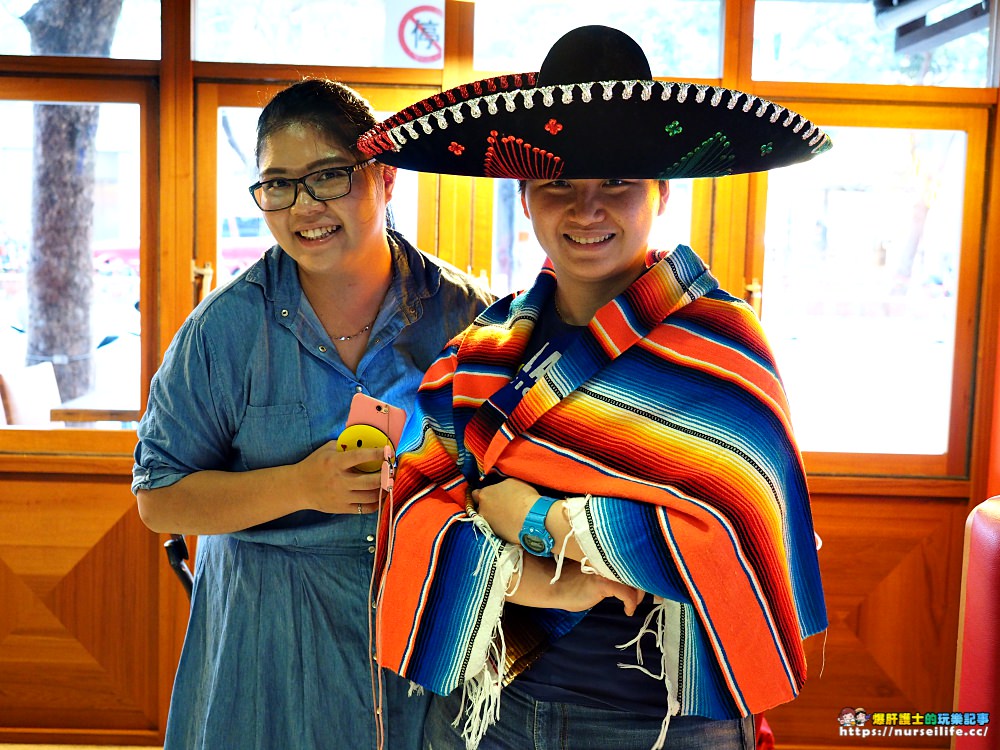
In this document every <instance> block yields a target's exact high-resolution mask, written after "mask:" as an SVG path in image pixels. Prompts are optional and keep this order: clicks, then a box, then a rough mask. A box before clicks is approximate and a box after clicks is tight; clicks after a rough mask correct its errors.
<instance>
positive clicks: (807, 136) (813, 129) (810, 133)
mask: <svg viewBox="0 0 1000 750" xmlns="http://www.w3.org/2000/svg"><path fill="white" fill-rule="evenodd" d="M809 126H810V127H809V130H807V131H806V132H805V133H803V134H802V140H804V141H808V140H809V139H810V138H812V136H813V133H815V132H816V130H817V128H816V126H815V125H813V124H812V123H809Z"/></svg>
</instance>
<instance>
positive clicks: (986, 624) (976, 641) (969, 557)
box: [952, 495, 1000, 750]
mask: <svg viewBox="0 0 1000 750" xmlns="http://www.w3.org/2000/svg"><path fill="white" fill-rule="evenodd" d="M998 629H1000V495H997V496H996V497H992V498H990V499H989V500H986V501H985V502H983V503H980V504H979V505H977V506H976V507H975V508H973V509H972V512H971V513H970V514H969V518H968V520H967V521H966V523H965V553H964V559H963V562H962V602H961V609H960V610H959V630H958V665H959V672H958V674H957V675H956V684H955V695H956V700H955V710H956V711H962V712H963V713H964V712H968V711H972V712H975V713H977V714H978V713H988V714H989V718H990V724H987V725H986V726H988V727H989V731H988V732H987V733H986V736H985V737H955V738H954V739H953V740H952V748H954V749H955V750H997V749H998V748H1000V726H998V725H1000V632H998Z"/></svg>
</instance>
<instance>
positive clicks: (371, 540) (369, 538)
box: [365, 534, 375, 542]
mask: <svg viewBox="0 0 1000 750" xmlns="http://www.w3.org/2000/svg"><path fill="white" fill-rule="evenodd" d="M365 541H366V542H374V541H375V537H374V535H372V534H369V535H368V536H367V537H366V538H365Z"/></svg>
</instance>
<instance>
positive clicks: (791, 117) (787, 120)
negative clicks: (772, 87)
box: [781, 110, 797, 128]
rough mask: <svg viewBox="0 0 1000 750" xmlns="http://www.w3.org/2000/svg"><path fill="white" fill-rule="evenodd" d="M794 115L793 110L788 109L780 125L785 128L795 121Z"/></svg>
mask: <svg viewBox="0 0 1000 750" xmlns="http://www.w3.org/2000/svg"><path fill="white" fill-rule="evenodd" d="M796 116H797V115H796V114H795V112H793V111H792V110H788V117H786V118H785V121H784V122H783V123H781V126H782V127H784V128H787V127H788V126H789V125H791V124H792V123H793V122H795V118H796Z"/></svg>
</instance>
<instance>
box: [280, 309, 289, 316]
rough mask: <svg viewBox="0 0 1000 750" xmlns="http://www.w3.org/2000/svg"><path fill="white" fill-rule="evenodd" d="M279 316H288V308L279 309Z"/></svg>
mask: <svg viewBox="0 0 1000 750" xmlns="http://www.w3.org/2000/svg"><path fill="white" fill-rule="evenodd" d="M281 317H283V318H287V317H288V310H282V311H281Z"/></svg>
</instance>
